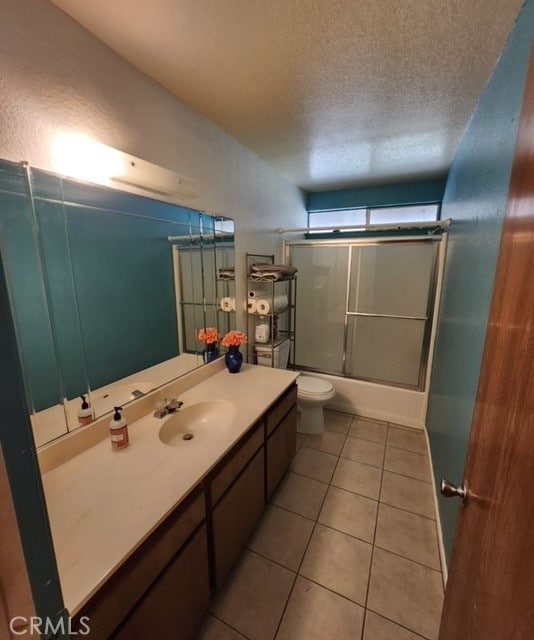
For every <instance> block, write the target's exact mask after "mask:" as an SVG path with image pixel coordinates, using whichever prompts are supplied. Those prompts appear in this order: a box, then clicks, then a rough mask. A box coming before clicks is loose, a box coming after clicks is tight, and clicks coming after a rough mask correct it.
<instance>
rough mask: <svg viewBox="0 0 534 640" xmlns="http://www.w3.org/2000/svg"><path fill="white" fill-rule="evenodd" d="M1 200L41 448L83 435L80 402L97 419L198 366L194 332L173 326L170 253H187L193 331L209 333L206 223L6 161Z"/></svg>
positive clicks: (210, 228) (179, 210)
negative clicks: (73, 432)
mask: <svg viewBox="0 0 534 640" xmlns="http://www.w3.org/2000/svg"><path fill="white" fill-rule="evenodd" d="M0 197H2V198H4V199H6V200H7V203H6V206H5V207H2V211H1V213H0V216H1V217H0V224H1V229H2V245H1V249H2V255H3V256H4V255H5V256H6V258H7V259H6V263H7V268H8V271H9V275H8V279H9V286H10V291H11V294H10V295H11V302H12V307H13V312H14V316H15V321H16V323H17V330H18V335H19V351H20V354H21V360H22V363H23V368H24V377H25V384H26V388H27V394H28V405H29V406H30V407H31V409H32V423H33V424H34V433H35V439H36V442H37V444H38V445H41V444H43V443H45V442H47V441H49V440H51V439H53V438H54V437H57V436H58V435H61V434H62V433H65V432H66V431H67V430H68V429H73V428H75V427H77V426H78V424H79V416H78V411H79V410H80V407H81V400H80V399H79V396H80V395H87V394H88V395H89V399H90V401H91V404H92V408H93V410H94V415H95V417H98V416H99V415H102V414H103V413H106V412H108V411H110V410H111V408H112V407H113V406H114V405H122V404H124V403H126V402H128V401H130V400H133V399H135V398H136V397H139V396H141V395H143V394H145V393H147V392H148V391H150V390H151V389H153V388H156V387H158V386H160V385H161V384H163V383H165V382H168V381H169V380H171V379H173V378H176V377H178V376H179V375H182V374H183V373H185V372H187V371H189V370H191V368H194V367H196V366H198V365H199V364H201V363H202V362H201V359H200V358H199V357H198V355H197V349H198V344H197V343H196V342H195V339H194V337H195V336H194V329H192V330H189V328H187V327H184V325H183V322H182V323H181V322H180V318H179V317H178V322H177V313H176V311H177V302H178V288H177V282H176V279H175V274H176V263H175V269H174V271H173V255H174V254H173V252H174V251H176V250H179V251H180V252H182V251H183V255H184V265H187V268H188V270H189V273H188V277H187V287H188V289H187V292H188V295H189V296H190V300H191V303H192V307H193V309H196V308H197V307H198V309H199V310H200V315H197V317H195V319H194V323H193V327H200V326H206V325H205V322H206V321H207V320H208V319H211V318H212V317H214V316H213V312H212V315H210V307H211V306H213V304H214V303H213V299H212V302H209V300H208V299H209V296H208V297H207V296H206V291H208V292H209V291H213V290H214V289H215V284H214V271H213V269H214V267H213V268H212V267H211V266H209V268H208V267H207V268H205V269H203V268H202V263H203V260H204V259H203V250H204V245H205V250H206V251H207V252H208V256H207V258H206V265H211V263H212V262H213V263H214V264H215V259H213V260H212V255H213V251H214V246H215V233H214V231H215V225H214V221H213V219H212V218H211V216H207V215H206V214H201V213H199V212H198V211H193V210H190V209H185V208H183V207H179V206H177V205H172V204H168V203H163V202H159V201H155V200H151V199H148V198H144V197H141V196H137V195H132V194H128V193H125V192H120V191H115V190H111V189H107V188H104V187H96V186H93V185H88V184H85V183H80V182H76V181H74V180H65V179H62V178H60V177H59V176H56V175H53V174H50V173H46V172H42V171H36V170H33V169H32V170H31V171H28V174H27V175H25V172H24V170H23V168H22V167H21V166H19V165H12V164H10V163H5V164H4V163H0ZM176 236H178V237H180V238H181V240H179V241H173V242H172V243H171V242H169V240H168V238H169V237H176ZM197 236H199V241H197V244H193V245H192V244H191V239H193V240H194V239H195V238H196V237H197ZM195 261H196V262H195ZM199 261H200V265H201V268H200V269H198V268H196V265H197V263H198V262H199ZM203 276H204V280H205V279H206V278H208V277H210V278H213V281H212V282H211V283H206V282H203ZM175 290H176V293H177V295H176V296H175ZM178 306H179V305H178ZM216 308H217V307H216V305H215V309H216ZM178 315H179V314H178ZM215 315H216V314H215ZM47 327H48V329H47V330H46V328H47ZM182 329H183V330H182ZM188 333H191V335H188ZM65 413H66V415H67V423H66V422H65V417H64V414H65ZM60 417H61V419H60ZM59 424H61V427H59Z"/></svg>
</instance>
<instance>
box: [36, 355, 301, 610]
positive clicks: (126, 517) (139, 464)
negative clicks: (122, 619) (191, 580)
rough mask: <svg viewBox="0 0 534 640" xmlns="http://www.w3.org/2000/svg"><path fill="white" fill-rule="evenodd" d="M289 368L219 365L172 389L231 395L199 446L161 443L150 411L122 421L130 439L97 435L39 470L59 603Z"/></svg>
mask: <svg viewBox="0 0 534 640" xmlns="http://www.w3.org/2000/svg"><path fill="white" fill-rule="evenodd" d="M297 375H298V374H297V373H296V372H293V371H285V370H281V369H270V368H267V367H260V366H254V365H243V369H242V370H241V372H240V373H238V374H230V373H228V372H227V371H226V370H223V371H220V372H218V373H216V374H215V375H213V376H211V377H210V378H208V379H207V380H205V381H204V382H202V383H200V384H198V385H196V386H194V387H192V388H191V389H189V390H188V391H185V392H184V393H183V394H181V395H180V399H181V400H182V401H183V402H184V407H183V408H184V409H185V408H186V407H187V406H189V405H192V404H195V403H198V402H201V401H204V400H209V399H213V400H217V399H220V400H231V401H233V402H234V403H235V405H236V409H237V411H236V417H235V420H234V422H233V424H232V426H231V428H229V429H228V430H226V431H225V432H224V434H223V435H219V436H218V437H217V438H214V439H213V441H210V443H209V446H202V443H201V442H196V441H195V440H194V439H193V440H191V441H190V442H189V443H188V444H191V445H192V446H191V447H189V446H188V447H187V448H186V447H180V448H176V447H172V446H168V445H165V444H163V443H162V442H161V441H160V439H159V437H158V431H159V429H160V427H161V425H162V424H163V423H164V421H165V418H163V419H158V418H154V417H153V416H152V415H151V414H150V415H148V416H145V417H144V418H142V419H140V420H137V421H136V422H134V423H132V424H130V425H129V437H130V446H129V447H127V448H126V449H124V450H120V451H112V450H111V445H110V441H109V439H106V440H103V441H101V442H99V443H98V444H96V445H95V446H93V447H91V448H90V449H87V450H85V451H83V452H82V453H80V454H79V455H77V456H75V457H73V458H71V459H70V460H68V461H67V462H65V463H63V464H61V465H60V466H58V467H56V468H54V469H52V470H51V471H49V472H48V473H46V474H44V475H43V485H44V490H45V496H46V504H47V507H48V514H49V517H50V525H51V528H52V537H53V541H54V547H55V551H56V558H57V562H58V570H59V576H60V581H61V588H62V591H63V598H64V601H65V606H66V608H67V610H68V611H69V613H70V615H73V614H75V613H76V612H77V611H79V609H80V608H81V607H82V605H83V604H84V603H85V602H87V600H88V599H89V598H90V597H91V596H92V595H93V594H94V593H95V592H96V591H97V590H98V588H99V587H100V586H102V584H103V583H104V582H105V581H106V579H107V578H108V577H109V576H110V575H111V574H112V573H113V572H114V571H115V570H116V569H117V568H118V567H119V566H120V565H121V564H122V563H123V562H124V560H126V558H128V556H129V555H130V554H131V553H132V552H133V551H134V550H135V549H136V548H137V547H138V546H139V545H140V544H141V542H143V541H144V540H145V539H146V538H147V537H148V536H149V535H150V533H152V532H153V531H154V530H155V529H156V527H157V526H158V525H159V524H160V523H161V522H162V521H163V520H164V519H165V518H166V516H167V515H169V513H171V512H172V510H173V509H174V508H175V507H176V506H177V505H178V503H179V502H180V501H181V500H182V499H183V498H184V497H185V496H186V495H187V494H188V493H189V492H190V491H191V489H192V488H193V487H194V486H195V485H196V484H197V483H198V482H199V481H200V480H201V479H202V478H203V477H204V476H205V475H206V474H207V473H208V472H209V471H210V470H211V469H212V468H213V466H214V465H215V464H216V463H217V462H218V461H219V460H220V459H221V458H222V457H223V456H224V455H225V453H226V452H227V451H228V450H229V449H230V448H231V447H232V445H233V444H235V443H236V442H237V440H239V438H240V437H241V435H242V434H243V433H244V432H245V431H246V430H247V429H248V428H249V427H251V426H252V425H253V424H254V422H255V421H256V420H257V419H258V417H259V416H260V415H261V414H262V413H263V412H264V411H265V410H266V409H267V407H268V406H269V405H271V404H272V403H273V402H274V401H275V400H276V399H277V398H278V397H279V396H280V394H282V393H283V391H284V390H285V389H286V388H287V387H288V386H289V385H290V384H291V383H292V382H293V381H294V380H295V379H296V377H297Z"/></svg>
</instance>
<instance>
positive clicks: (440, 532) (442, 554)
mask: <svg viewBox="0 0 534 640" xmlns="http://www.w3.org/2000/svg"><path fill="white" fill-rule="evenodd" d="M424 432H425V439H426V447H427V451H428V459H429V461H430V474H431V476H432V496H433V498H434V514H435V516H436V530H437V536H438V547H439V557H440V561H441V572H442V576H443V588H444V589H445V587H446V586H447V577H448V571H447V559H446V556H445V545H444V544H443V528H442V526H441V517H440V515H439V505H438V494H437V484H436V478H435V476H434V466H433V465H432V450H431V449H430V440H429V438H428V431H427V430H426V427H425V428H424Z"/></svg>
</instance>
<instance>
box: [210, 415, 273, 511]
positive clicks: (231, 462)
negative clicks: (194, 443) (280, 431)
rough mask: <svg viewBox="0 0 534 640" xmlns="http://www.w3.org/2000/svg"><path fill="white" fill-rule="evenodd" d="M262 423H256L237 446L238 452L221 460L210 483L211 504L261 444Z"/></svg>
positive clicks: (217, 498)
mask: <svg viewBox="0 0 534 640" xmlns="http://www.w3.org/2000/svg"><path fill="white" fill-rule="evenodd" d="M263 437H264V435H263V421H262V422H258V423H257V424H256V425H255V426H254V427H253V428H252V433H251V435H250V436H249V438H248V440H247V441H246V442H245V443H244V444H242V445H240V446H239V448H238V450H237V451H235V453H234V452H230V454H229V455H228V457H227V459H225V460H223V462H222V465H223V466H222V468H221V470H220V471H218V472H216V475H215V476H214V477H213V480H212V481H211V502H212V504H215V503H216V502H217V501H218V500H219V498H220V497H221V496H222V494H223V493H224V492H225V491H226V489H228V487H229V486H230V485H231V484H232V482H233V481H234V480H235V478H237V476H238V475H239V473H240V472H241V470H242V469H243V468H244V467H245V465H246V464H247V462H248V461H249V460H250V459H251V458H252V456H253V455H254V454H255V453H256V451H257V450H258V449H259V448H260V447H261V446H262V444H263Z"/></svg>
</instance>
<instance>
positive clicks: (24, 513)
mask: <svg viewBox="0 0 534 640" xmlns="http://www.w3.org/2000/svg"><path fill="white" fill-rule="evenodd" d="M0 327H2V330H1V331H0V353H1V354H2V366H0V411H1V415H2V420H0V445H1V452H0V455H3V457H4V460H5V464H6V469H7V474H8V478H9V483H10V486H11V494H12V498H13V504H14V506H15V512H16V515H17V521H18V525H19V532H20V537H21V543H22V548H23V552H24V558H25V560H26V565H27V567H28V574H29V580H30V587H31V591H32V596H33V601H34V604H35V611H36V615H37V616H40V617H42V618H45V617H50V618H51V620H52V621H53V622H54V624H55V622H56V620H57V619H58V618H59V617H61V616H62V615H63V614H64V610H63V600H62V596H61V588H60V585H59V577H58V574H57V569H56V562H55V556H54V550H53V546H52V536H51V533H50V528H49V524H48V517H47V514H46V508H45V502H44V495H43V488H42V483H41V474H40V472H39V467H38V464H37V455H36V452H35V444H34V441H33V434H32V430H31V425H30V419H29V417H28V409H27V406H26V403H25V402H24V391H23V382H22V374H21V369H20V364H19V358H18V349H17V343H16V341H15V332H14V326H13V319H12V316H11V310H10V306H9V301H8V295H7V288H6V282H5V278H4V269H3V265H2V257H1V256H0ZM0 526H1V525H0ZM4 543H5V542H4V540H2V544H4ZM6 632H7V630H6V629H1V630H0V637H2V638H5V637H6V636H5V634H6ZM21 637H24V636H21ZM26 637H28V636H26Z"/></svg>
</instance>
